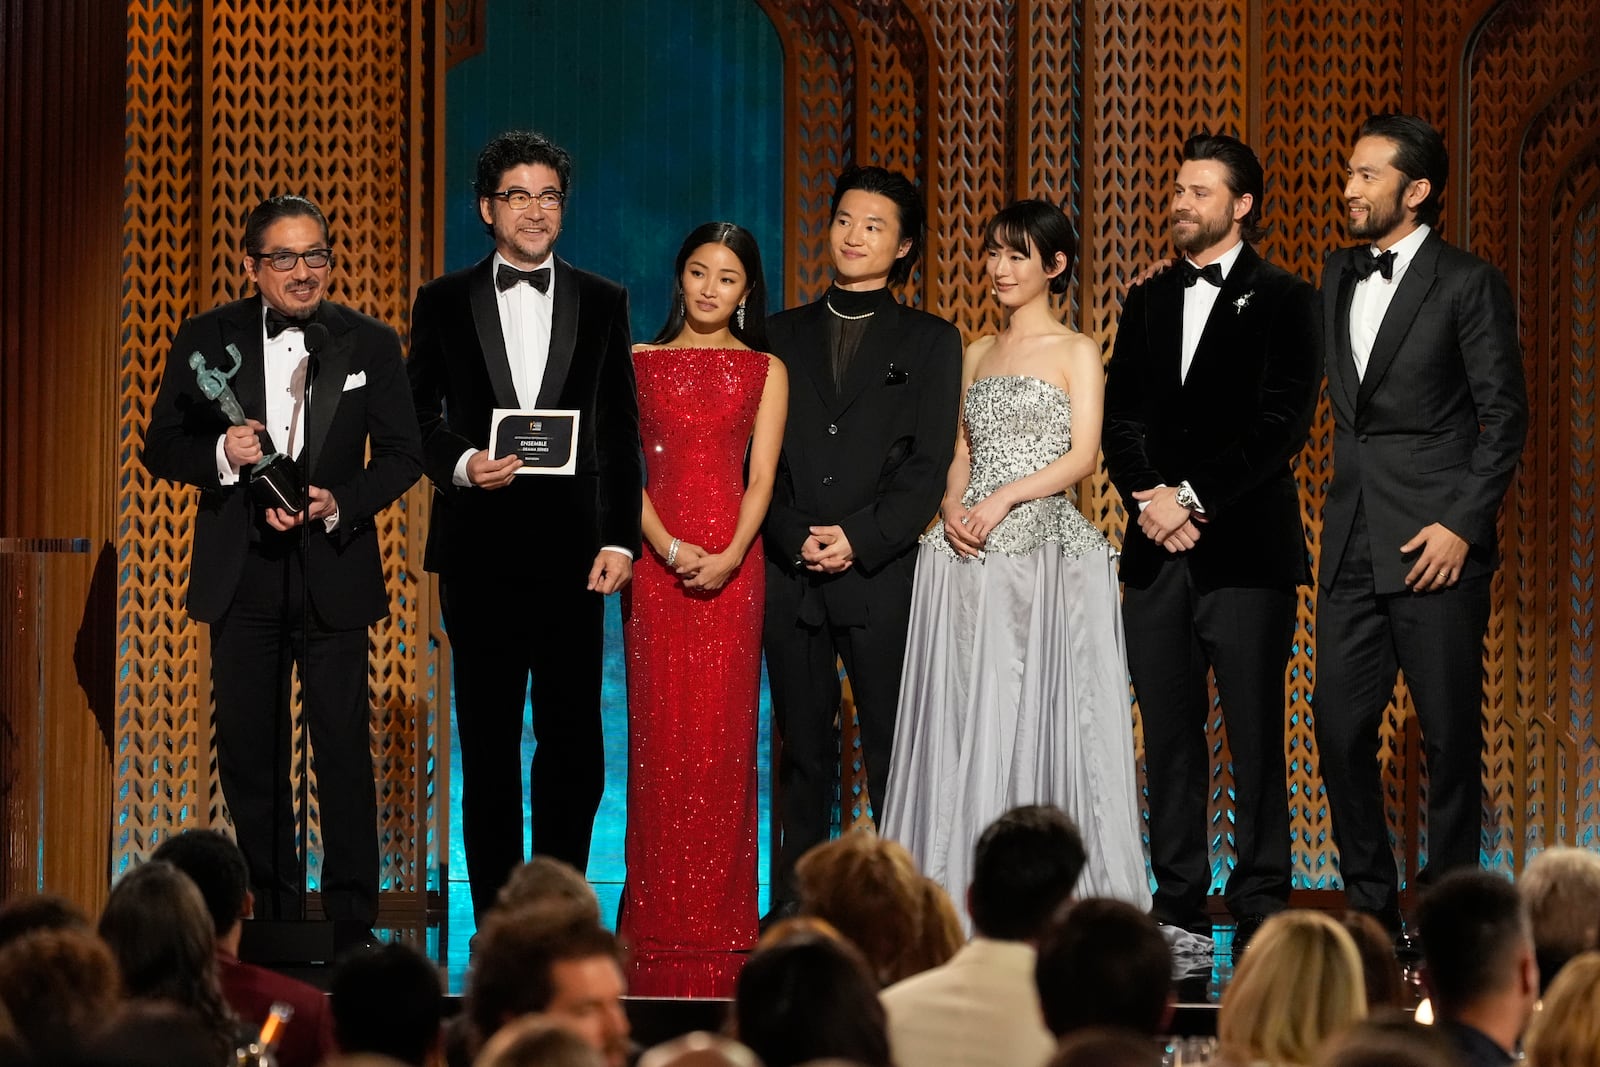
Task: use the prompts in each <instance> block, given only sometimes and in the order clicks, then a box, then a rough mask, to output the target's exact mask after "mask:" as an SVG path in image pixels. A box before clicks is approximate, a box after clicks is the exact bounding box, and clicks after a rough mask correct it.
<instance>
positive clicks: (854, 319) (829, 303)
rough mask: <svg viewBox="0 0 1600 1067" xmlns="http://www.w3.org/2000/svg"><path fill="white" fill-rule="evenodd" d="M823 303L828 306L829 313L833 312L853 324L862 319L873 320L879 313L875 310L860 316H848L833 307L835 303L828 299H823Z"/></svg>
mask: <svg viewBox="0 0 1600 1067" xmlns="http://www.w3.org/2000/svg"><path fill="white" fill-rule="evenodd" d="M822 302H823V303H824V304H827V305H828V310H829V311H831V312H833V313H834V314H835V315H837V316H839V317H840V318H841V319H848V320H849V321H851V322H856V321H858V320H860V319H870V318H872V316H874V315H876V314H877V313H878V311H877V309H876V308H874V309H873V310H871V311H864V312H862V313H861V314H859V315H846V314H845V313H844V312H842V311H840V310H839V309H838V308H836V307H834V306H833V301H832V300H829V299H828V298H827V297H823V298H822Z"/></svg>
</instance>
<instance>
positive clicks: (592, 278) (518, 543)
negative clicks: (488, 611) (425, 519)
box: [406, 255, 644, 576]
mask: <svg viewBox="0 0 1600 1067" xmlns="http://www.w3.org/2000/svg"><path fill="white" fill-rule="evenodd" d="M493 265H494V256H493V255H490V256H488V257H487V258H485V259H483V260H481V261H480V262H479V263H477V264H476V265H474V266H472V267H468V268H467V269H465V270H461V271H456V272H455V273H453V274H446V275H444V276H443V277H441V278H437V279H435V280H434V281H431V282H429V283H428V284H426V285H424V286H423V287H422V288H421V289H420V290H418V292H417V301H416V306H415V308H414V310H413V312H412V316H411V358H410V359H409V360H408V361H407V364H406V369H407V371H408V373H409V375H410V378H411V392H412V398H413V400H414V401H415V404H416V411H417V417H418V420H419V421H420V422H421V425H422V447H423V454H424V463H425V467H426V471H427V474H428V478H429V480H430V481H432V482H433V488H434V494H433V515H432V519H431V521H430V522H429V525H428V543H427V550H426V554H425V558H424V566H425V567H426V568H427V569H428V570H430V571H435V572H437V573H439V574H443V575H446V576H448V575H452V574H470V573H479V574H488V573H494V572H497V571H501V572H503V571H504V570H505V569H506V568H508V567H513V568H514V567H518V566H525V565H531V560H532V559H533V558H534V555H535V547H534V546H537V552H538V554H539V555H540V556H541V557H542V558H543V559H545V560H552V559H553V560H559V561H560V562H561V563H562V565H563V567H564V568H565V569H566V570H568V571H570V568H571V567H572V566H574V565H581V567H582V569H583V572H584V573H587V572H588V568H589V565H590V564H591V563H592V562H593V560H594V557H595V554H596V553H597V552H599V551H600V549H601V547H602V546H604V545H616V546H618V547H620V548H627V549H630V550H631V551H633V552H634V553H635V554H636V555H637V553H638V551H639V546H640V533H639V513H640V509H641V506H642V501H643V496H642V492H641V491H642V489H643V486H644V453H643V450H642V447H641V445H640V443H639V401H638V395H637V393H636V392H635V387H634V378H633V355H632V350H631V343H630V341H629V331H628V294H627V291H626V290H625V289H623V288H622V287H621V286H620V285H618V284H617V283H615V282H612V281H608V280H607V279H605V278H602V277H600V276H599V275H596V274H590V273H588V272H587V271H581V270H577V269H575V268H573V267H572V266H571V265H570V264H568V263H567V262H566V261H565V260H563V259H560V258H559V257H555V258H554V270H555V294H554V298H555V304H554V307H553V309H552V313H551V323H550V353H549V358H548V362H547V363H546V367H545V374H544V382H543V384H542V386H541V387H540V390H539V398H538V403H537V404H536V405H535V406H536V407H541V408H574V409H577V410H578V411H579V412H580V413H581V414H580V416H579V420H578V443H577V470H576V472H575V473H574V474H573V475H571V476H569V477H563V476H546V475H525V476H520V477H518V478H517V479H516V480H515V481H514V482H513V483H512V484H511V485H509V486H507V487H506V488H504V489H496V490H485V489H479V488H477V487H476V486H465V487H463V486H458V485H456V484H454V482H453V481H452V478H453V476H454V473H455V468H456V463H457V461H459V460H460V458H461V455H462V453H464V452H466V451H467V450H468V449H473V448H487V447H488V445H489V424H490V420H491V416H492V413H493V410H494V409H495V408H497V407H499V408H519V407H523V406H524V405H523V404H521V403H519V401H518V399H517V391H516V387H515V385H514V383H513V381H512V377H511V365H510V362H509V361H508V359H507V357H506V343H505V336H504V334H503V332H502V331H501V328H500V314H499V310H498V306H497V304H496V298H495V287H494V272H493Z"/></svg>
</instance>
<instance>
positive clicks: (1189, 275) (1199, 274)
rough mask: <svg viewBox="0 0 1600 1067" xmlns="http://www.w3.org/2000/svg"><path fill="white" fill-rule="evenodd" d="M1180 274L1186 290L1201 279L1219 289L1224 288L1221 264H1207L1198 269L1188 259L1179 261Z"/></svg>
mask: <svg viewBox="0 0 1600 1067" xmlns="http://www.w3.org/2000/svg"><path fill="white" fill-rule="evenodd" d="M1178 273H1179V275H1180V276H1181V277H1182V278H1183V287H1184V288H1185V289H1187V288H1189V287H1190V286H1192V285H1193V284H1194V283H1195V282H1198V281H1200V280H1201V279H1204V280H1205V281H1208V282H1210V283H1211V284H1212V285H1214V286H1216V287H1217V288H1218V289H1221V288H1222V264H1221V263H1207V264H1206V265H1205V266H1203V267H1197V266H1195V265H1194V264H1193V263H1190V262H1189V261H1188V260H1187V259H1183V260H1179V261H1178Z"/></svg>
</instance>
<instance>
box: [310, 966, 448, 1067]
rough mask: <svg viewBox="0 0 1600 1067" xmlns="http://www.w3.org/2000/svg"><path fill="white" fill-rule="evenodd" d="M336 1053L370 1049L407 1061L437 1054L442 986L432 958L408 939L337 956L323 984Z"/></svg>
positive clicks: (420, 1065) (418, 1063)
mask: <svg viewBox="0 0 1600 1067" xmlns="http://www.w3.org/2000/svg"><path fill="white" fill-rule="evenodd" d="M328 995H329V1002H330V1006H331V1008H332V1012H331V1014H332V1015H333V1035H334V1041H335V1043H336V1044H337V1045H338V1048H339V1051H340V1052H341V1053H345V1054H350V1053H373V1054H376V1055H380V1056H387V1057H389V1058H390V1059H394V1060H398V1061H400V1062H401V1063H406V1064H411V1065H412V1067H426V1065H427V1064H431V1063H434V1062H436V1060H437V1057H438V1055H439V1042H440V1033H439V1025H440V1020H441V1018H442V1017H443V1014H444V987H443V985H442V984H441V983H440V980H439V969H438V968H437V967H435V966H434V964H433V961H432V960H430V959H428V958H427V957H426V956H424V955H423V954H422V953H420V952H418V951H417V950H416V949H414V948H412V947H411V946H410V945H402V944H392V945H378V946H375V947H370V948H363V949H358V950H356V951H354V952H352V953H350V954H349V955H347V956H345V957H344V958H343V959H342V960H340V961H339V964H338V966H337V967H335V968H334V970H333V980H332V982H330V983H329V986H328Z"/></svg>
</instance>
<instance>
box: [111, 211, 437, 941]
mask: <svg viewBox="0 0 1600 1067" xmlns="http://www.w3.org/2000/svg"><path fill="white" fill-rule="evenodd" d="M333 259H334V256H333V252H332V250H331V248H330V247H329V240H328V224H327V220H326V219H325V218H324V217H323V215H322V212H321V211H320V210H319V209H318V208H317V206H316V205H315V204H314V203H312V202H311V201H310V200H307V199H305V198H304V197H300V196H276V197H273V198H271V199H269V200H266V201H263V202H262V203H261V204H259V205H258V206H257V207H256V208H255V210H253V211H252V212H251V213H250V216H249V218H248V220H247V221H246V223H245V231H244V256H243V261H242V266H243V268H244V272H245V275H246V277H248V278H249V279H250V280H251V281H252V282H254V283H255V285H256V289H257V292H256V294H255V295H253V296H250V297H247V298H246V299H244V300H237V301H234V302H233V303H230V304H224V305H223V306H221V307H219V308H214V309H213V310H211V311H207V312H205V313H204V314H201V315H196V316H195V317H193V318H191V319H189V320H187V321H186V322H184V324H183V325H182V326H181V327H180V328H179V330H178V333H177V336H176V337H175V338H174V339H173V342H172V350H171V355H170V357H169V359H168V361H167V368H166V371H165V373H164V374H163V376H162V381H161V388H160V391H159V393H158V394H157V396H156V402H155V407H154V409H153V411H152V413H151V416H150V425H149V427H148V429H147V431H146V433H145V445H144V452H143V455H142V457H141V458H142V460H143V462H144V465H145V467H146V468H147V469H148V470H149V471H150V473H151V474H154V475H156V476H157V477H160V478H166V479H168V480H169V481H173V482H179V483H182V484H184V485H191V486H194V487H195V488H197V489H199V490H200V497H199V501H198V505H197V508H196V512H195V519H194V545H193V552H192V555H191V559H190V566H189V592H188V610H189V615H190V616H191V617H192V618H194V619H197V620H198V621H200V622H204V623H207V624H208V625H209V626H210V630H211V674H212V693H213V696H214V697H215V702H216V712H215V719H214V721H215V724H216V729H217V766H218V774H219V777H220V778H221V781H222V792H223V797H224V798H225V799H226V801H227V803H228V810H229V812H230V813H231V814H232V816H233V824H234V829H235V831H236V833H237V835H238V840H239V847H240V848H241V850H242V851H243V852H244V854H245V859H246V861H247V862H248V864H249V867H250V878H251V882H252V890H253V892H254V894H255V900H256V915H257V916H258V917H265V918H294V917H297V916H298V915H299V910H300V898H301V892H302V889H303V885H302V883H301V881H300V873H299V863H298V860H297V857H296V850H295V838H296V829H295V819H294V811H293V806H292V801H291V792H290V785H289V777H290V768H291V766H292V759H291V752H290V729H289V686H290V667H291V665H293V664H298V665H299V667H300V676H301V679H302V682H303V691H302V692H303V704H304V711H305V719H306V724H307V726H308V728H309V730H310V735H311V738H310V739H311V750H312V752H313V753H314V755H315V766H316V773H317V799H318V803H319V807H320V812H321V826H322V850H323V860H322V874H321V882H320V887H321V891H322V904H323V909H324V911H325V913H326V914H327V916H328V917H329V918H330V919H333V920H334V921H335V932H336V934H337V935H338V936H339V937H341V938H342V939H344V940H346V941H355V940H361V939H364V938H365V937H367V936H368V935H369V933H370V928H371V926H372V923H373V920H374V919H375V918H376V917H377V908H378V832H377V800H376V794H375V785H374V778H373V771H372V758H371V744H370V739H369V723H370V720H371V708H370V706H369V704H368V699H367V627H368V626H369V625H370V624H371V623H373V622H376V621H377V620H378V619H381V618H383V617H384V616H385V615H386V614H387V613H388V610H389V597H388V593H387V591H386V590H385V588H384V578H383V566H382V563H381V561H380V559H379V555H378V534H377V528H376V526H375V520H376V516H377V514H378V512H379V511H381V510H382V509H383V508H385V507H386V506H388V505H389V504H390V503H391V502H392V501H393V500H395V499H396V498H397V497H399V496H400V494H402V493H404V492H405V491H406V490H407V489H408V488H409V487H410V486H411V485H412V483H414V482H415V481H416V480H417V477H418V475H419V474H420V473H421V471H422V446H421V441H420V438H419V435H418V432H417V421H416V415H415V413H414V411H413V410H412V407H411V404H410V403H409V397H408V395H407V387H406V379H405V367H404V363H403V362H402V360H401V357H400V340H399V338H398V337H397V336H396V334H395V332H394V330H392V329H391V328H389V327H388V326H386V325H384V324H383V323H381V322H379V321H378V320H376V319H372V318H368V317H367V316H366V315H363V314H361V313H359V312H357V311H355V310H353V309H351V308H348V307H344V306H342V305H339V304H335V303H333V302H332V301H330V300H327V299H326V293H327V287H328V276H329V274H330V273H331V271H332V269H333ZM308 372H309V374H310V377H311V382H312V386H311V388H310V390H309V399H310V405H309V418H308V416H307V399H308V390H307V387H306V377H307V374H308ZM224 378H226V379H227V387H228V389H229V390H230V391H231V393H232V396H233V397H234V398H236V400H237V407H238V410H239V412H241V413H242V414H243V415H244V416H245V418H246V420H247V421H246V422H245V424H244V425H242V426H236V425H233V424H232V420H231V419H230V417H229V416H228V415H227V414H225V412H224V407H231V405H226V404H219V403H218V397H219V395H225V394H222V391H221V388H220V386H221V385H222V381H223V379H224ZM203 386H205V387H203ZM369 446H370V452H371V454H370V457H369V455H368V449H369ZM273 452H278V453H282V454H283V455H284V456H286V457H290V458H292V461H293V463H294V465H295V467H296V468H297V469H298V471H299V475H300V479H301V481H302V482H303V484H304V485H305V486H306V494H305V495H306V502H305V503H306V506H305V508H304V510H303V511H297V510H291V509H289V508H284V507H269V506H265V505H262V504H259V503H257V499H259V498H258V495H257V493H256V489H257V488H258V487H256V486H254V485H253V482H254V480H255V479H256V478H257V477H258V475H257V473H256V465H257V463H258V462H259V461H261V460H262V458H263V457H264V456H265V455H270V454H271V453H273ZM305 524H309V530H306V529H304V526H305ZM302 539H303V540H304V545H305V549H304V550H302Z"/></svg>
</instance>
